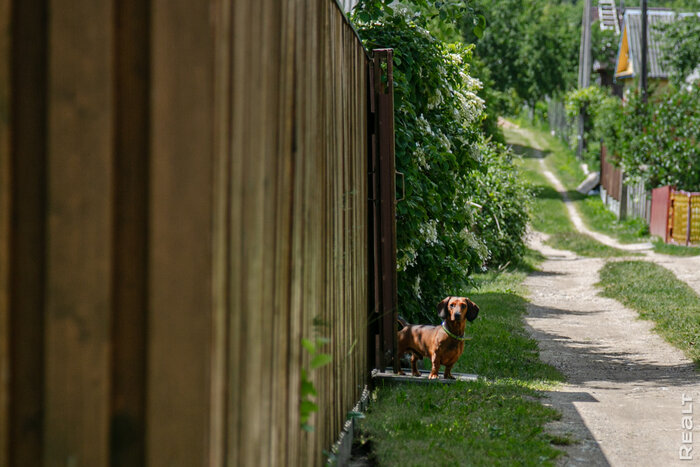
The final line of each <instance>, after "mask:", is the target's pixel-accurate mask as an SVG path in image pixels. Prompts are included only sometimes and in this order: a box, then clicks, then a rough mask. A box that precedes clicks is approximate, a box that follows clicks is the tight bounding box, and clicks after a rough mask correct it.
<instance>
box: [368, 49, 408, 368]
mask: <svg viewBox="0 0 700 467" xmlns="http://www.w3.org/2000/svg"><path fill="white" fill-rule="evenodd" d="M369 83H370V86H369V88H370V89H369V93H370V95H369V101H370V105H369V107H370V118H369V126H370V128H369V130H370V135H371V137H370V138H368V140H369V144H370V148H369V164H368V168H369V178H370V180H369V200H370V203H371V206H370V210H369V211H370V214H369V216H370V222H369V229H370V236H371V238H370V242H369V245H370V248H371V250H370V252H369V263H370V265H371V267H370V276H371V279H370V289H371V291H372V295H373V297H372V298H373V303H374V309H373V310H372V311H371V317H370V319H369V323H370V325H369V328H370V329H369V333H370V335H369V337H370V339H369V342H370V346H371V345H372V343H374V349H370V352H369V358H370V361H369V364H370V367H375V368H378V369H379V370H380V371H385V369H386V367H387V366H391V367H393V369H394V371H398V370H399V359H398V358H397V355H396V351H397V334H396V333H397V318H398V307H397V304H398V292H397V274H396V203H397V202H398V201H400V200H401V199H403V198H401V199H398V200H397V199H396V175H397V174H399V175H401V176H402V175H403V174H400V173H399V172H396V166H395V151H394V75H393V49H375V50H373V60H372V63H371V64H370V67H369ZM404 191H405V190H404ZM372 295H371V296H372Z"/></svg>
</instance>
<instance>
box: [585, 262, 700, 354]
mask: <svg viewBox="0 0 700 467" xmlns="http://www.w3.org/2000/svg"><path fill="white" fill-rule="evenodd" d="M598 285H599V286H600V287H601V288H602V295H603V296H605V297H609V298H614V299H615V300H618V301H619V302H621V303H623V304H624V305H626V306H628V307H630V308H632V309H634V310H636V311H637V312H639V315H640V316H641V317H642V318H644V319H649V320H652V321H654V323H655V324H656V326H655V330H656V331H657V332H658V333H659V334H660V335H661V336H662V337H663V338H664V339H666V340H667V341H668V342H670V343H671V344H673V345H675V346H676V347H678V348H679V349H681V350H683V352H685V354H686V355H687V356H688V358H690V359H691V360H693V361H694V362H695V363H696V364H698V365H700V297H698V295H697V294H696V293H695V292H694V291H693V290H692V289H691V288H690V287H689V286H688V285H687V284H686V283H685V282H682V281H680V280H678V279H677V278H676V276H674V275H673V273H672V272H671V271H669V270H668V269H666V268H664V267H662V266H659V265H657V264H654V263H650V262H646V261H621V262H611V263H608V264H606V265H605V266H604V267H603V269H601V271H600V282H599V284H598Z"/></svg>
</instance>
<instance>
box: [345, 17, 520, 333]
mask: <svg viewBox="0 0 700 467" xmlns="http://www.w3.org/2000/svg"><path fill="white" fill-rule="evenodd" d="M354 19H355V21H356V22H357V23H358V32H359V34H360V36H361V37H362V38H363V39H364V40H365V42H366V45H367V48H368V49H370V50H371V49H374V48H387V47H388V48H392V49H394V102H395V108H394V121H395V124H394V127H395V131H396V135H395V142H396V166H397V170H398V171H400V172H403V173H404V174H405V183H406V199H405V200H404V201H402V202H401V203H399V204H398V205H397V242H398V251H397V267H398V270H399V274H398V286H399V302H400V306H401V313H402V314H404V315H405V316H406V317H407V318H408V319H409V320H410V321H412V322H431V321H435V320H436V319H437V316H436V314H435V304H436V303H438V302H439V301H440V300H442V299H443V298H444V297H445V296H446V295H450V294H451V295H460V294H465V295H466V294H467V293H468V291H469V289H470V285H471V284H470V279H469V276H470V275H471V274H472V273H473V272H474V271H481V270H483V269H484V268H485V267H486V266H487V265H488V264H489V263H495V262H498V263H505V262H507V261H509V260H511V259H513V257H517V256H518V255H519V254H521V253H522V251H523V246H522V235H523V232H524V225H525V224H524V222H523V221H522V220H521V218H522V217H525V216H526V215H527V214H526V210H525V205H526V204H527V203H525V202H523V196H524V197H526V196H527V195H526V193H527V191H526V190H525V191H523V196H521V197H515V198H509V199H507V200H506V199H505V198H504V196H502V194H501V192H500V191H499V190H500V189H501V188H503V185H502V184H500V185H499V183H498V179H499V178H503V180H505V182H504V184H506V185H508V184H509V183H511V182H512V181H513V180H515V178H516V177H514V176H511V173H514V169H513V168H512V164H511V165H510V169H508V168H507V166H508V162H509V160H508V161H506V160H505V159H504V158H503V157H501V158H500V159H499V158H498V157H497V156H498V155H502V154H503V153H504V151H506V150H505V149H504V148H502V147H501V148H498V149H493V147H492V146H489V145H490V144H491V143H487V142H485V141H484V135H483V133H482V132H481V121H482V119H483V113H484V101H483V100H482V99H481V98H480V97H479V96H478V92H479V90H480V88H481V83H480V82H479V81H478V80H476V79H474V78H472V77H471V76H469V68H468V63H469V61H470V59H471V46H464V45H462V44H445V43H443V42H440V41H438V40H436V39H435V38H434V37H433V36H431V35H430V33H429V32H428V31H426V30H425V29H424V28H422V27H420V25H418V24H416V22H415V21H414V20H413V19H414V18H413V17H412V16H411V14H410V13H406V12H401V11H398V12H394V11H393V10H392V11H391V13H390V14H388V15H382V16H381V17H380V18H379V19H377V18H373V19H372V18H369V17H368V16H367V15H364V19H362V18H361V17H358V15H355V17H354ZM487 147H491V148H492V149H489V151H488V152H487V153H485V154H487V155H488V157H487V162H486V163H485V161H484V159H483V157H482V150H483V148H487ZM497 159H498V163H497V164H496V163H494V164H493V169H490V168H489V165H488V164H490V163H493V162H494V161H496V160H497ZM508 170H510V172H508ZM499 171H505V172H504V174H503V177H501V176H500V175H499V173H498V172H499ZM506 172H507V173H506ZM482 178H483V180H481V179H482ZM480 180H481V181H480ZM508 186H509V188H510V185H508ZM518 186H519V185H518ZM516 191H517V189H515V188H514V189H513V190H510V191H509V195H508V196H511V195H512V193H511V192H516ZM504 202H507V203H511V204H513V205H515V204H518V203H520V204H519V206H518V207H517V209H518V210H519V213H518V215H517V216H514V215H513V213H512V211H511V209H510V207H508V208H504V206H505V205H504V204H503V203H504ZM482 203H483V204H482ZM474 205H481V206H482V207H481V208H476V207H475V206H474ZM509 206H510V205H509ZM485 216H488V219H485ZM509 217H512V218H513V220H514V221H513V222H511V219H509ZM516 217H517V219H516ZM495 219H498V220H497V221H495ZM494 222H498V225H499V226H500V230H499V229H498V228H495V230H494V231H495V233H491V232H488V233H487V232H485V229H482V227H481V225H482V224H484V226H485V227H486V226H488V225H490V224H492V223H494ZM499 232H500V233H499ZM505 245H507V246H508V247H507V248H504V246H505Z"/></svg>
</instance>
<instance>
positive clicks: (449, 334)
mask: <svg viewBox="0 0 700 467" xmlns="http://www.w3.org/2000/svg"><path fill="white" fill-rule="evenodd" d="M442 329H444V330H445V332H446V333H447V335H448V336H450V337H451V338H453V339H457V340H458V341H468V340H469V339H471V337H467V336H462V337H459V336H455V335H454V334H453V333H452V332H450V330H449V329H447V326H445V322H444V321H443V322H442Z"/></svg>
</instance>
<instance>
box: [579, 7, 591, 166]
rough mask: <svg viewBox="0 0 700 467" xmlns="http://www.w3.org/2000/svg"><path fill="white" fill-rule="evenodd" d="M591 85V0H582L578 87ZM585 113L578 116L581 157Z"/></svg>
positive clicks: (581, 155) (580, 155) (580, 154)
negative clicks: (583, 0)
mask: <svg viewBox="0 0 700 467" xmlns="http://www.w3.org/2000/svg"><path fill="white" fill-rule="evenodd" d="M590 85H591V0H586V1H585V2H583V19H582V20H581V48H580V50H579V58H578V87H579V88H587V87H588V86H590ZM585 123H586V122H585V115H584V112H583V111H581V113H579V116H578V147H577V148H576V156H577V157H578V158H579V159H581V158H582V157H583V150H584V147H585V140H584V130H585Z"/></svg>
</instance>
